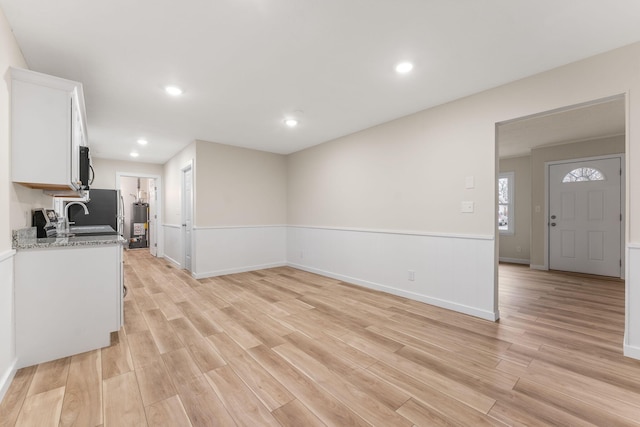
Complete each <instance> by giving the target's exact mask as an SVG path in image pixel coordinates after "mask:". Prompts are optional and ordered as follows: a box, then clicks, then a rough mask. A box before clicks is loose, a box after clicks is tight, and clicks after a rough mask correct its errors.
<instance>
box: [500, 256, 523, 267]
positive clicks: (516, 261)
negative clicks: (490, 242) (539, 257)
mask: <svg viewBox="0 0 640 427" xmlns="http://www.w3.org/2000/svg"><path fill="white" fill-rule="evenodd" d="M499 261H500V262H508V263H511V264H524V265H529V264H530V262H529V260H528V259H520V258H503V257H500V258H499Z"/></svg>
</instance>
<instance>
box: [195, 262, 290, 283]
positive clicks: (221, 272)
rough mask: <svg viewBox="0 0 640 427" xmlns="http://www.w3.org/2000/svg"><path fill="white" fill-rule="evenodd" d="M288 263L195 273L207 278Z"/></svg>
mask: <svg viewBox="0 0 640 427" xmlns="http://www.w3.org/2000/svg"><path fill="white" fill-rule="evenodd" d="M286 265H287V264H286V263H284V262H277V263H273V264H261V265H249V266H246V267H240V268H229V269H225V270H216V271H205V272H203V273H193V274H192V276H193V278H194V279H206V278H207V277H216V276H224V275H226V274H235V273H246V272H247V271H256V270H264V269H267V268H275V267H284V266H286Z"/></svg>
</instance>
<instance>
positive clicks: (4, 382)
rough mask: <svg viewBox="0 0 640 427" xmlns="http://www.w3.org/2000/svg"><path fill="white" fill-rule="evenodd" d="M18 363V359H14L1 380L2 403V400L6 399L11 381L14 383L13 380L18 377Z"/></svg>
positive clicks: (0, 397)
mask: <svg viewBox="0 0 640 427" xmlns="http://www.w3.org/2000/svg"><path fill="white" fill-rule="evenodd" d="M17 363H18V359H14V361H13V363H12V364H11V366H9V368H8V369H7V370H6V371H5V372H4V373H3V374H2V377H1V378H0V402H2V399H4V395H5V394H7V390H9V386H10V385H11V381H13V378H14V377H15V376H16V372H17V368H16V366H17Z"/></svg>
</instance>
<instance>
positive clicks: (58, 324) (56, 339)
mask: <svg viewBox="0 0 640 427" xmlns="http://www.w3.org/2000/svg"><path fill="white" fill-rule="evenodd" d="M15 287H16V289H15V316H16V356H17V361H18V366H17V367H18V368H22V367H25V366H31V365H35V364H38V363H42V362H46V361H50V360H54V359H58V358H61V357H65V356H70V355H73V354H78V353H82V352H85V351H89V350H94V349H97V348H101V347H106V346H108V345H109V344H110V334H111V332H113V331H117V330H119V329H120V326H121V318H122V246H121V245H119V244H117V245H100V246H70V247H61V248H43V249H25V250H18V252H17V253H16V256H15Z"/></svg>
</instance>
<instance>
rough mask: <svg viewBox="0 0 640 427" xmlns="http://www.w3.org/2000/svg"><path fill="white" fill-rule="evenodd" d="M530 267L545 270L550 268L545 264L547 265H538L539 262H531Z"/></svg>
mask: <svg viewBox="0 0 640 427" xmlns="http://www.w3.org/2000/svg"><path fill="white" fill-rule="evenodd" d="M529 268H531V269H532V270H544V271H547V270H549V269H548V268H547V266H545V265H537V264H529Z"/></svg>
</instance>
